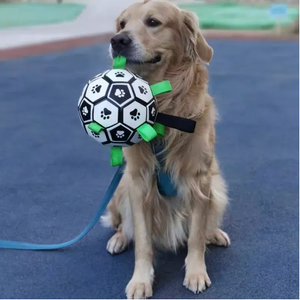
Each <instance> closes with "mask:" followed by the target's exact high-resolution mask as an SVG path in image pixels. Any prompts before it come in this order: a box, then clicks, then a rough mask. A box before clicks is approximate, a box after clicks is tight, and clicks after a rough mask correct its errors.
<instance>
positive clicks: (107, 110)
mask: <svg viewBox="0 0 300 300" xmlns="http://www.w3.org/2000/svg"><path fill="white" fill-rule="evenodd" d="M94 120H95V121H96V122H97V123H99V124H100V125H101V126H102V127H104V128H108V127H110V126H113V125H115V124H117V123H118V122H119V108H118V107H117V106H116V105H114V104H112V103H110V102H109V101H107V100H103V101H101V102H100V103H98V104H96V105H95V106H94Z"/></svg>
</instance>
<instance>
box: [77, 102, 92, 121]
mask: <svg viewBox="0 0 300 300" xmlns="http://www.w3.org/2000/svg"><path fill="white" fill-rule="evenodd" d="M92 110H93V107H92V105H91V104H90V103H89V102H88V101H87V100H86V99H84V100H83V101H82V102H81V104H80V106H79V115H80V118H81V120H82V121H83V122H84V123H86V122H90V121H91V120H92V115H93V111H92Z"/></svg>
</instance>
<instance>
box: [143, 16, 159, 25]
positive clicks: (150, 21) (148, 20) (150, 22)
mask: <svg viewBox="0 0 300 300" xmlns="http://www.w3.org/2000/svg"><path fill="white" fill-rule="evenodd" d="M145 23H146V25H147V26H148V27H157V26H159V25H161V22H159V21H158V20H155V19H153V18H149V19H147V20H146V22H145Z"/></svg>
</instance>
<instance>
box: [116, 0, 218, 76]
mask: <svg viewBox="0 0 300 300" xmlns="http://www.w3.org/2000/svg"><path fill="white" fill-rule="evenodd" d="M116 29H117V34H116V35H115V36H114V37H113V38H112V39H111V45H110V53H111V56H112V57H116V56H118V55H122V56H124V57H126V58H127V63H128V64H129V65H130V66H131V67H133V68H134V67H137V66H140V67H141V68H143V71H145V70H151V71H153V69H155V68H158V67H159V68H163V67H164V66H167V65H169V64H170V63H172V64H177V63H180V62H182V61H183V60H184V59H189V60H194V59H199V58H200V59H201V60H202V61H203V62H209V61H210V60H211V58H212V55H213V50H212V48H211V47H210V46H209V45H208V44H207V43H206V41H205V39H204V38H203V36H202V35H201V33H200V30H199V25H198V19H197V17H196V16H195V15H194V14H193V13H190V12H187V11H182V10H180V9H179V8H177V7H176V6H175V5H173V4H171V3H169V2H166V1H163V0H145V1H144V2H143V3H135V4H133V5H131V6H130V7H129V8H128V9H126V10H125V11H123V12H122V13H121V15H120V16H119V17H118V19H117V23H116Z"/></svg>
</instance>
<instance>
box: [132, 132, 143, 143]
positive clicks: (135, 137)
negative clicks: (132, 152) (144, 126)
mask: <svg viewBox="0 0 300 300" xmlns="http://www.w3.org/2000/svg"><path fill="white" fill-rule="evenodd" d="M142 140H143V139H142V137H141V136H140V134H139V133H138V132H136V133H135V134H134V135H133V137H132V138H131V139H130V142H131V143H133V144H137V143H139V142H141V141H142Z"/></svg>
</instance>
